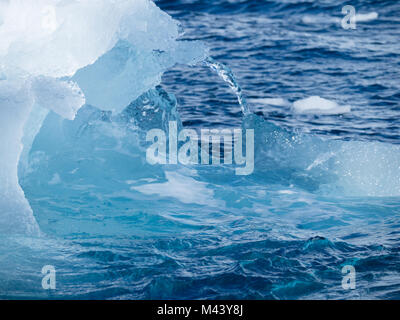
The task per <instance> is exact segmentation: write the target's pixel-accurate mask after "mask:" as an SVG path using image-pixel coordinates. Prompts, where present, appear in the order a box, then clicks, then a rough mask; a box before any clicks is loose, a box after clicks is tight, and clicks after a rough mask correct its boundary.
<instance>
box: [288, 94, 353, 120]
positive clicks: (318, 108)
mask: <svg viewBox="0 0 400 320" xmlns="http://www.w3.org/2000/svg"><path fill="white" fill-rule="evenodd" d="M293 110H294V112H296V113H303V114H319V115H334V114H343V113H348V112H351V107H350V106H339V105H338V104H337V103H336V102H335V101H330V100H327V99H324V98H321V97H318V96H312V97H309V98H306V99H301V100H298V101H296V102H295V103H293Z"/></svg>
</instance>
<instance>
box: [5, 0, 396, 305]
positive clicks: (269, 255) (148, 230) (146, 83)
mask: <svg viewBox="0 0 400 320" xmlns="http://www.w3.org/2000/svg"><path fill="white" fill-rule="evenodd" d="M28 3H29V1H23V0H19V1H18V0H16V1H10V2H8V1H0V4H2V5H4V4H5V6H6V7H7V5H8V6H9V7H8V10H9V11H5V12H7V14H6V15H5V16H1V19H0V34H1V33H2V34H3V35H4V34H6V35H7V37H5V39H6V40H5V41H4V40H3V41H2V40H0V43H1V46H0V57H1V58H2V59H1V60H0V61H1V62H0V63H1V64H0V67H1V70H2V74H4V77H3V78H4V79H3V78H2V80H0V108H1V109H0V110H1V115H2V118H1V120H0V121H1V126H0V128H1V129H0V130H1V133H2V137H1V140H0V142H1V148H2V150H7V152H6V153H4V154H3V155H2V156H1V157H0V164H1V166H0V170H1V172H0V183H1V185H2V189H1V191H0V231H1V237H2V238H1V239H2V240H3V241H2V245H1V247H0V257H1V259H0V265H1V267H2V268H1V271H0V297H1V298H3V297H11V298H32V297H34V298H38V297H39V298H40V297H42V298H43V297H45V298H83V299H87V298H95V299H98V298H110V299H124V298H139V299H141V298H145V299H146V298H147V299H153V298H166V299H174V298H175V299H182V298H195V299H197V298H256V299H260V298H283V299H284V298H299V297H311V298H321V297H331V298H342V297H343V296H344V297H346V298H357V297H362V296H372V297H374V294H373V293H370V292H369V289H368V288H369V287H368V285H366V284H365V283H368V281H369V279H370V277H371V275H370V273H369V272H373V274H374V276H372V277H375V276H376V277H377V279H380V280H379V281H380V282H379V281H378V283H377V284H376V287H377V288H378V289H377V291H379V288H380V286H381V287H385V294H386V295H388V297H396V296H398V293H396V291H398V288H397V286H398V285H399V281H398V280H393V279H394V277H395V276H396V275H398V267H397V263H398V257H397V256H396V255H398V252H397V251H398V249H397V248H396V243H397V240H396V235H397V234H398V226H399V225H400V221H399V218H398V214H399V208H400V202H399V197H400V146H398V145H393V144H389V143H382V142H373V141H355V140H351V141H343V140H332V139H329V137H320V136H316V135H312V134H304V133H300V132H297V131H295V130H290V129H287V128H282V127H279V126H277V125H276V124H272V123H271V122H270V121H268V119H267V120H266V119H264V118H263V117H262V116H260V115H256V114H254V113H253V112H251V110H252V107H253V106H252V105H251V103H247V102H246V99H245V98H244V95H243V93H242V89H241V88H240V86H239V84H238V82H237V80H236V79H235V77H234V76H233V73H232V71H231V70H230V69H229V68H228V67H226V66H224V65H223V64H221V63H219V62H217V61H215V60H213V59H211V58H207V49H206V48H205V47H204V45H203V44H202V43H201V42H195V41H179V40H178V39H179V37H180V33H179V28H178V24H177V22H176V21H175V20H173V19H172V18H171V17H170V16H168V15H167V14H165V13H164V12H162V11H161V10H160V9H158V8H157V7H156V6H155V5H154V4H153V3H152V2H150V1H147V0H135V1H127V0H121V1H104V2H99V1H91V0H81V1H75V2H74V3H73V4H71V5H67V4H66V3H65V2H63V1H56V0H40V1H39V4H40V5H39V9H34V8H33V7H31V6H30V5H27V4H28ZM22 9H23V10H22ZM42 9H44V11H43V10H42ZM21 10H22V11H23V12H25V15H23V16H24V17H30V15H29V14H28V13H29V12H31V11H32V10H33V12H34V14H33V15H32V17H31V18H32V19H33V20H34V21H42V20H41V18H40V19H39V18H38V17H37V16H36V15H41V14H42V13H43V12H45V18H46V19H45V24H44V26H45V28H46V30H47V31H48V34H44V36H43V35H42V33H41V32H39V33H38V34H36V33H34V32H35V30H36V28H39V29H40V28H42V27H43V24H42V23H41V24H40V25H36V24H35V23H34V22H32V21H30V20H29V19H28V20H27V22H26V23H27V24H28V23H32V26H33V28H32V32H33V33H34V34H33V35H34V37H31V36H30V37H26V38H25V36H24V30H25V29H24V28H26V27H27V24H26V25H25V24H24V25H22V22H21V24H17V26H16V27H15V28H16V29H15V30H14V29H12V31H13V32H10V30H11V29H7V28H11V27H10V25H7V21H11V19H12V17H13V14H15V11H21ZM71 13H75V14H76V15H74V17H75V18H74V19H73V20H72V21H69V18H70V17H71ZM87 16H90V17H93V19H89V20H87V19H86V17H87ZM7 19H10V20H7ZM60 21H63V23H62V24H61V23H60V25H58V23H59V22H60ZM105 21H106V22H107V23H105ZM82 24H83V25H82ZM79 25H80V29H82V28H84V29H85V30H88V34H87V35H86V36H85V35H81V36H80V37H79V41H76V42H75V41H73V42H71V43H68V42H66V43H64V41H61V40H63V39H65V35H66V34H68V32H69V31H71V30H72V31H74V30H75V28H77V27H76V26H79ZM105 25H106V27H105ZM29 26H31V25H29ZM70 28H72V29H70ZM100 30H102V31H104V32H105V33H104V34H102V33H101V32H100ZM36 31H37V30H36ZM39 31H40V30H39ZM99 33H100V34H101V36H99V37H100V38H97V35H98V34H99ZM9 35H15V38H12V37H10V36H9ZM39 35H40V36H39ZM36 36H37V37H38V38H36ZM86 37H87V38H86ZM0 39H1V38H0ZM50 39H51V40H50ZM88 39H94V40H93V41H94V42H95V43H92V42H91V41H88ZM49 41H50V44H49ZM97 41H98V42H97ZM32 42H34V46H33V49H34V50H30V51H24V50H22V51H18V49H20V48H21V46H22V47H23V46H26V45H32ZM89 43H90V44H93V47H90V46H89ZM78 44H79V45H82V46H83V47H84V50H82V49H80V48H76V47H75V46H77V45H78ZM59 46H62V47H61V48H62V50H60V49H59V48H60V47H59ZM16 52H20V55H19V54H17V55H15V53H16ZM82 52H83V53H82ZM81 53H82V56H81ZM27 57H28V58H29V59H30V61H33V63H27V62H26V61H28V60H27ZM64 62H65V63H66V64H63V63H64ZM177 63H181V64H189V65H190V66H191V68H192V69H193V70H197V69H200V68H204V66H206V67H211V69H213V70H214V71H217V73H218V74H219V76H220V77H221V79H222V80H223V81H225V82H226V83H224V82H223V81H220V82H216V83H215V84H214V85H215V86H228V87H230V88H231V89H232V91H233V93H232V95H233V96H234V98H235V99H236V98H237V100H238V105H237V106H236V107H237V111H240V126H241V127H242V128H244V129H246V128H251V129H254V130H255V171H254V174H252V175H251V176H248V177H243V176H236V175H235V168H234V167H233V166H230V165H219V166H211V165H210V166H204V165H197V166H183V165H168V166H152V165H150V164H149V163H148V162H147V161H146V147H147V146H148V145H147V144H146V139H145V136H146V132H147V131H148V130H150V129H153V128H161V129H163V130H165V131H167V130H168V123H169V121H177V122H178V125H179V126H180V127H183V126H184V123H183V122H182V121H181V115H180V114H179V112H178V107H179V104H178V100H177V99H176V98H175V96H174V95H173V94H171V93H169V92H166V91H165V90H164V89H163V87H162V86H160V84H161V82H162V75H163V73H164V72H165V71H166V70H168V69H170V68H172V67H173V66H174V65H176V64H177ZM10 70H12V71H10ZM14 70H17V72H15V71H14ZM217 81H219V80H217ZM178 85H179V83H178ZM192 85H193V84H192V83H190V81H189V84H188V87H189V88H190V87H191V86H192ZM215 108H218V106H215ZM321 108H322V109H323V108H324V107H323V106H321ZM205 116H206V115H205ZM22 146H23V148H22ZM17 169H18V172H17ZM17 178H18V179H17ZM20 186H21V187H22V188H20ZM39 230H40V236H39V235H38V231H39ZM26 233H28V234H29V235H28V236H27V235H26ZM17 234H19V235H17ZM21 234H22V235H21ZM322 235H323V236H322ZM371 253H373V254H371ZM49 264H50V265H54V266H55V267H56V268H57V274H58V277H59V278H58V280H57V283H58V286H59V287H58V289H57V291H56V292H54V293H48V292H45V291H43V290H42V289H41V287H40V270H41V268H42V267H43V265H49ZM346 264H351V265H355V266H356V268H357V270H358V272H360V274H361V276H360V286H361V288H362V289H361V291H357V292H342V291H341V288H340V283H341V273H340V270H341V267H342V266H343V265H346ZM371 270H372V271H371ZM379 272H380V273H379ZM387 286H389V287H390V286H393V288H389V289H387ZM82 288H84V289H82ZM371 291H373V290H371Z"/></svg>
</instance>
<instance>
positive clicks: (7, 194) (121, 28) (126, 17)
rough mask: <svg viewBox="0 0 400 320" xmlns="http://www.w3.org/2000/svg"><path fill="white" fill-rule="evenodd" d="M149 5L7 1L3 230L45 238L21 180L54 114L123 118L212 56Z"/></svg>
mask: <svg viewBox="0 0 400 320" xmlns="http://www.w3.org/2000/svg"><path fill="white" fill-rule="evenodd" d="M179 30H180V29H179V24H178V23H177V22H176V21H175V20H173V19H172V18H171V17H170V16H169V15H168V14H166V13H164V12H163V11H161V10H160V9H159V8H158V7H157V6H156V5H155V4H154V3H153V2H152V1H149V0H104V1H99V0H75V1H65V0H36V1H31V0H0V116H1V120H0V122H1V124H0V133H1V140H0V150H1V156H0V232H3V233H4V232H12V233H29V234H39V228H38V226H37V223H36V222H35V219H34V216H33V212H32V210H31V208H30V205H29V203H28V201H27V200H26V199H25V196H24V192H23V190H22V188H21V187H20V185H19V181H18V164H19V163H20V162H21V164H22V168H24V162H26V159H25V158H26V157H27V155H28V153H29V149H30V147H31V145H32V143H33V140H34V138H35V136H36V134H37V133H38V132H39V130H40V128H41V126H42V123H43V121H44V120H45V118H46V115H47V113H48V112H49V111H53V112H54V113H56V114H58V115H59V116H61V117H63V118H65V119H69V120H72V119H74V118H75V115H76V114H77V112H78V111H79V109H80V108H81V107H82V106H83V105H85V104H90V105H92V106H94V107H97V108H99V109H101V110H109V111H112V112H114V113H120V112H121V111H122V110H124V108H126V107H127V106H128V105H129V103H130V102H132V101H133V100H135V99H136V98H138V97H139V96H140V95H141V94H143V93H144V92H146V91H148V90H150V89H152V88H154V87H155V86H156V85H158V84H159V83H160V82H161V76H162V74H163V72H165V71H166V70H167V69H168V68H170V67H171V66H173V65H174V64H176V63H186V64H195V63H197V62H199V61H201V60H203V59H204V58H205V57H206V56H207V50H206V48H205V47H204V46H203V44H202V43H200V42H185V41H179V36H180V31H179Z"/></svg>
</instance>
